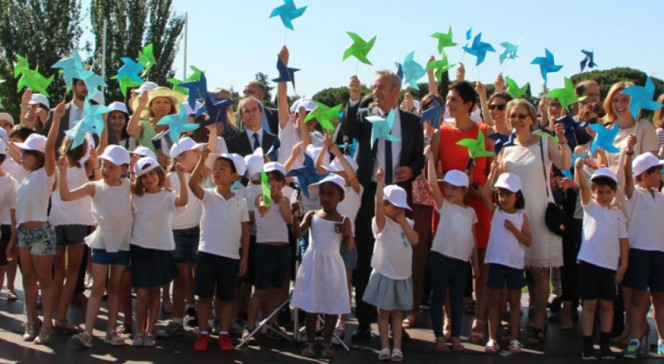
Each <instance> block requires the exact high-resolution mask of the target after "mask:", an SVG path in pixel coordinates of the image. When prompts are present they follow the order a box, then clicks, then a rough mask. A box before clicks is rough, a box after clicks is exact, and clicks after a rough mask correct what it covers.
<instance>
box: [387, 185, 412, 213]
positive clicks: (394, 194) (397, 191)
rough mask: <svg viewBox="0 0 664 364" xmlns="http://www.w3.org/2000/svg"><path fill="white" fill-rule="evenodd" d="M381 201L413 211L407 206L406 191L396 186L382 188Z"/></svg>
mask: <svg viewBox="0 0 664 364" xmlns="http://www.w3.org/2000/svg"><path fill="white" fill-rule="evenodd" d="M383 199H384V200H385V201H387V202H389V203H391V204H392V205H394V206H396V207H399V208H402V209H406V210H411V211H412V210H413V209H411V208H410V206H408V195H407V194H406V190H404V189H403V188H401V187H399V186H397V185H389V186H386V187H385V188H383Z"/></svg>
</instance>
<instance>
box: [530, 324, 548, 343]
mask: <svg viewBox="0 0 664 364" xmlns="http://www.w3.org/2000/svg"><path fill="white" fill-rule="evenodd" d="M532 330H533V332H532V333H531V334H530V337H529V338H528V344H530V345H542V344H544V339H545V337H544V330H543V329H538V328H533V329H532Z"/></svg>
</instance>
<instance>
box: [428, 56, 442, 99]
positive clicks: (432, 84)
mask: <svg viewBox="0 0 664 364" xmlns="http://www.w3.org/2000/svg"><path fill="white" fill-rule="evenodd" d="M434 59H435V58H434V56H431V57H429V60H428V61H427V66H428V65H429V63H431V62H433V61H434ZM427 80H428V81H429V93H430V94H432V95H434V96H440V94H439V93H438V83H437V82H436V77H435V76H434V74H433V69H430V70H427Z"/></svg>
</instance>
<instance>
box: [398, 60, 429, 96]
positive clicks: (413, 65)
mask: <svg viewBox="0 0 664 364" xmlns="http://www.w3.org/2000/svg"><path fill="white" fill-rule="evenodd" d="M414 57H415V51H412V52H410V53H408V54H407V55H406V58H405V59H404V61H403V64H401V65H400V64H399V63H397V67H399V66H401V69H402V72H403V81H404V82H405V83H407V84H409V85H410V87H412V88H413V89H415V90H419V89H420V87H419V86H418V85H417V80H419V79H420V78H422V76H424V75H426V74H427V72H426V71H425V70H424V68H423V67H422V65H421V64H419V63H417V62H415V60H414V59H413V58H414Z"/></svg>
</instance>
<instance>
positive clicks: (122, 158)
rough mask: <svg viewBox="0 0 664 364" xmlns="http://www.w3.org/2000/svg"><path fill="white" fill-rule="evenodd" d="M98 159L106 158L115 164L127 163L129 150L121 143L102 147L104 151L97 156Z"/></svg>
mask: <svg viewBox="0 0 664 364" xmlns="http://www.w3.org/2000/svg"><path fill="white" fill-rule="evenodd" d="M99 159H104V160H107V161H109V162H111V163H113V164H115V165H116V166H121V165H123V164H129V162H130V158H129V152H127V150H126V149H125V148H124V147H123V146H121V145H109V146H107V147H106V149H104V153H102V154H101V155H100V156H99Z"/></svg>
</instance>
